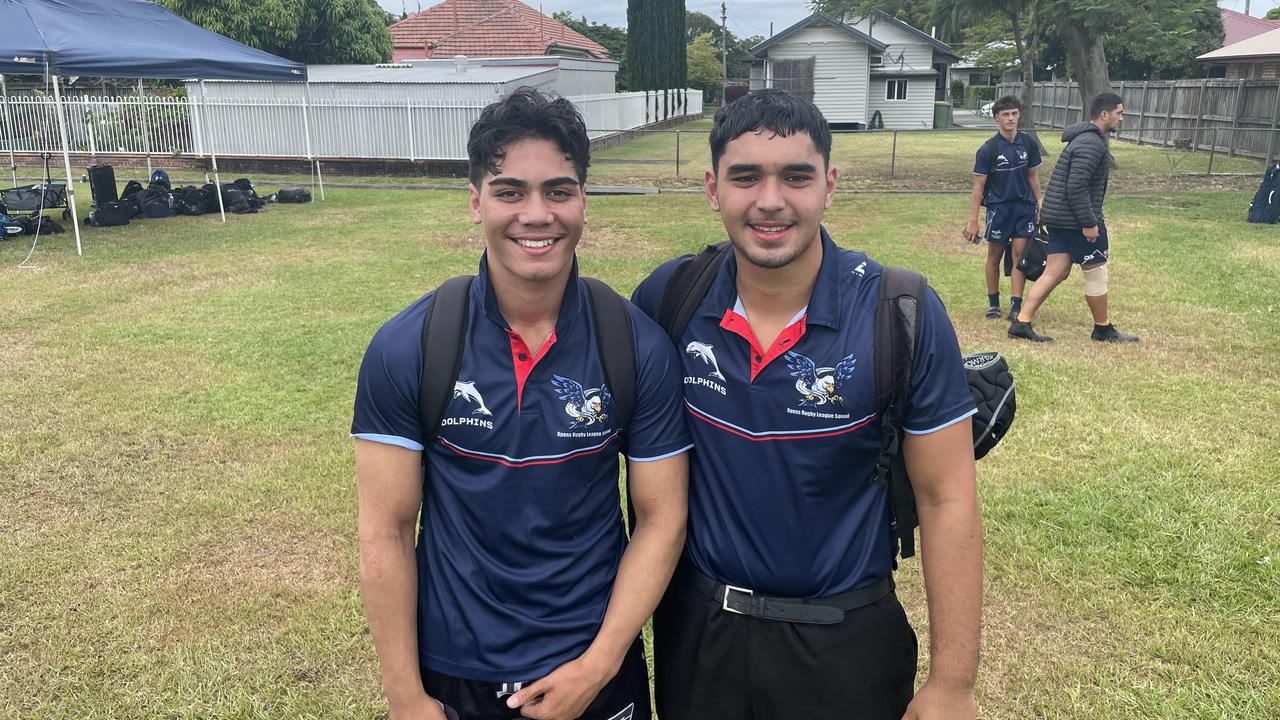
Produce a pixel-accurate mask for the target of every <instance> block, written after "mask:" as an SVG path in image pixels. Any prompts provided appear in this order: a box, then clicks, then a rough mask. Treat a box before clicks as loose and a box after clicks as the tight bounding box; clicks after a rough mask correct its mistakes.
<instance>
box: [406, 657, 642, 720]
mask: <svg viewBox="0 0 1280 720" xmlns="http://www.w3.org/2000/svg"><path fill="white" fill-rule="evenodd" d="M537 679H538V678H529V680H530V681H532V680H537ZM422 687H423V688H425V689H426V691H427V694H428V695H430V696H431V697H433V698H435V699H436V700H439V701H440V702H442V703H444V704H445V705H447V706H448V707H450V708H452V709H453V710H454V712H456V713H457V715H458V718H459V720H517V719H519V718H523V717H524V716H523V715H521V714H520V710H519V708H517V709H515V710H512V709H511V708H509V707H507V699H506V698H505V697H503V698H499V697H498V691H499V690H501V689H502V683H492V682H484V681H481V680H466V679H463V678H456V677H453V676H450V675H445V674H443V673H438V672H436V671H434V670H432V669H430V668H426V667H423V668H422ZM651 714H652V712H651V710H650V706H649V672H648V668H647V667H646V666H645V661H644V641H643V640H641V639H639V638H636V641H635V643H634V644H632V646H631V649H630V650H628V651H627V655H626V657H625V658H623V660H622V667H621V668H619V669H618V674H617V675H615V676H614V677H613V680H610V681H609V684H608V685H605V686H604V689H603V690H601V691H600V694H599V695H597V696H596V699H595V700H593V701H591V704H590V705H588V706H587V710H586V712H585V713H583V714H582V716H581V717H580V719H579V720H649V718H650V716H651Z"/></svg>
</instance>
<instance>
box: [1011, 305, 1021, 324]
mask: <svg viewBox="0 0 1280 720" xmlns="http://www.w3.org/2000/svg"><path fill="white" fill-rule="evenodd" d="M1020 310H1022V308H1020V307H1011V308H1009V322H1018V311H1020Z"/></svg>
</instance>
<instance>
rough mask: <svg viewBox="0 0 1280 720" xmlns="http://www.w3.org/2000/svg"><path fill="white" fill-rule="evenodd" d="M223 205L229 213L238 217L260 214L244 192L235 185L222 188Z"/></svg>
mask: <svg viewBox="0 0 1280 720" xmlns="http://www.w3.org/2000/svg"><path fill="white" fill-rule="evenodd" d="M222 205H223V207H225V208H226V210H227V212H231V213H235V214H237V215H243V214H245V213H253V212H258V210H257V208H255V207H253V206H251V205H250V204H249V198H247V197H245V194H244V192H243V191H242V190H241V189H240V188H238V187H236V186H234V185H223V186H222Z"/></svg>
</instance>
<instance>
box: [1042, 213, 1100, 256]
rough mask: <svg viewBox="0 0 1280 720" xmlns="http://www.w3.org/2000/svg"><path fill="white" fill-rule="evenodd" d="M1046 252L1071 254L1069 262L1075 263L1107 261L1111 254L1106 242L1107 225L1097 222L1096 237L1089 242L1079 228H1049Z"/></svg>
mask: <svg viewBox="0 0 1280 720" xmlns="http://www.w3.org/2000/svg"><path fill="white" fill-rule="evenodd" d="M1047 252H1048V253H1049V254H1050V255H1052V254H1054V253H1065V254H1067V255H1070V256H1071V262H1073V263H1075V264H1077V265H1097V264H1100V263H1104V262H1106V261H1107V258H1108V256H1109V255H1110V254H1111V247H1110V244H1109V243H1108V242H1107V226H1106V225H1104V224H1102V223H1098V239H1097V240H1096V241H1095V242H1089V241H1088V240H1087V239H1085V236H1084V231H1082V230H1081V229H1080V228H1056V227H1051V228H1049V247H1048V248H1047Z"/></svg>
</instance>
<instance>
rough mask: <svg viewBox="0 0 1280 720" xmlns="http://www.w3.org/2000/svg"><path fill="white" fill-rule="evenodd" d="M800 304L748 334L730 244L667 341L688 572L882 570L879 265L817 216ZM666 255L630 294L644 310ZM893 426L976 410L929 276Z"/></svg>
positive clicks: (793, 577) (863, 577)
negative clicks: (764, 340) (818, 246)
mask: <svg viewBox="0 0 1280 720" xmlns="http://www.w3.org/2000/svg"><path fill="white" fill-rule="evenodd" d="M822 249H823V255H822V267H821V269H820V270H819V272H818V280H817V283H816V285H815V286H814V289H813V294H812V296H811V297H810V300H809V305H808V307H807V308H806V310H805V311H804V312H803V313H801V314H800V315H798V316H797V317H796V319H795V320H794V321H793V322H792V324H791V325H790V326H788V327H787V328H786V329H785V330H783V332H782V333H781V335H779V337H778V339H777V340H776V341H775V343H774V345H773V346H771V347H770V348H767V349H766V348H761V347H759V345H758V343H756V342H755V341H754V335H753V334H752V333H751V330H750V327H749V326H748V325H747V322H746V318H745V317H744V312H743V310H742V305H741V303H740V302H739V301H738V299H737V291H736V282H735V280H736V276H737V266H736V263H735V259H734V256H733V255H732V254H730V255H729V257H728V258H726V260H725V262H724V264H723V265H722V266H721V268H720V270H719V273H718V275H717V277H716V278H715V280H714V282H713V283H712V285H711V287H710V289H709V290H708V292H707V295H706V297H705V298H704V299H703V301H702V304H701V305H699V307H698V309H697V312H696V313H695V314H694V316H693V318H692V319H691V320H690V322H689V325H688V327H687V328H686V329H685V331H684V334H683V335H682V336H681V337H680V342H679V343H677V349H678V350H680V351H681V360H682V361H683V365H684V372H683V373H682V374H683V375H684V397H685V410H686V412H687V413H688V415H689V417H690V421H689V429H690V432H692V433H693V440H694V447H695V448H696V450H695V452H694V453H693V454H692V455H691V456H690V461H691V464H690V476H689V530H688V541H687V543H686V546H685V554H686V556H687V557H688V559H689V560H690V561H692V563H693V564H694V566H695V567H697V568H698V569H699V570H701V571H702V572H704V573H706V574H707V575H710V576H711V577H713V578H716V579H717V580H719V581H721V582H723V583H727V584H729V585H735V586H738V587H743V588H748V589H751V590H754V591H756V592H762V593H767V594H771V595H780V596H786V597H826V596H829V595H834V594H837V593H842V592H846V591H849V590H854V589H857V588H860V587H864V586H867V585H870V584H872V583H874V582H876V581H878V580H879V579H881V578H883V577H885V576H887V575H889V573H890V572H891V571H892V561H893V555H894V552H895V545H894V539H893V536H892V533H891V530H890V508H889V502H888V498H887V495H886V493H885V490H884V488H881V487H877V486H875V485H872V484H871V479H872V475H873V472H874V470H873V468H874V465H875V462H876V458H877V456H878V454H879V450H880V430H879V426H878V424H877V422H876V408H875V397H874V395H875V370H874V364H875V361H874V356H873V353H872V346H873V344H874V343H873V340H874V326H875V308H876V302H877V292H878V290H879V281H880V265H878V264H876V263H875V262H873V261H872V260H870V259H868V258H867V256H866V255H864V254H862V253H859V252H853V251H851V250H844V249H841V248H838V247H836V245H835V243H833V242H832V241H831V238H830V237H829V236H828V235H827V232H826V230H825V229H823V230H822ZM678 262H679V260H673V261H671V262H668V263H666V264H665V265H663V266H662V267H660V268H658V269H657V270H656V271H654V273H653V274H652V275H650V276H649V277H648V278H647V279H646V280H645V281H644V282H643V283H641V285H640V287H638V288H637V289H636V292H635V294H634V295H633V297H632V300H633V301H634V302H635V303H636V304H637V305H638V306H639V307H640V308H641V309H642V310H644V311H645V312H647V313H649V314H650V315H653V313H654V312H655V308H656V306H657V303H658V298H659V297H660V295H661V294H662V289H663V287H665V285H666V283H667V281H668V279H669V278H670V277H671V274H672V272H673V271H674V269H675V266H676V264H677V263H678ZM919 317H920V347H919V349H918V350H917V354H916V363H915V375H914V379H913V384H912V387H911V390H910V397H909V402H908V406H907V409H906V417H905V422H904V429H905V430H906V431H907V432H910V433H916V434H924V433H930V432H934V431H937V430H940V429H942V428H945V427H947V426H948V425H951V424H953V423H956V422H959V421H961V420H963V419H964V418H966V417H968V416H970V415H972V414H973V413H974V412H975V408H974V404H973V399H972V396H971V395H970V393H969V388H968V385H967V384H966V381H965V378H964V372H963V370H962V367H961V362H960V349H959V346H958V344H957V342H956V337H955V332H954V330H953V329H952V327H951V321H950V320H949V319H948V318H947V314H946V310H945V309H944V308H943V306H942V301H941V300H939V299H938V296H937V295H936V294H934V293H933V292H932V291H930V293H929V295H928V297H927V298H926V300H925V302H924V303H923V308H922V311H921V312H920V316H919Z"/></svg>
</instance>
